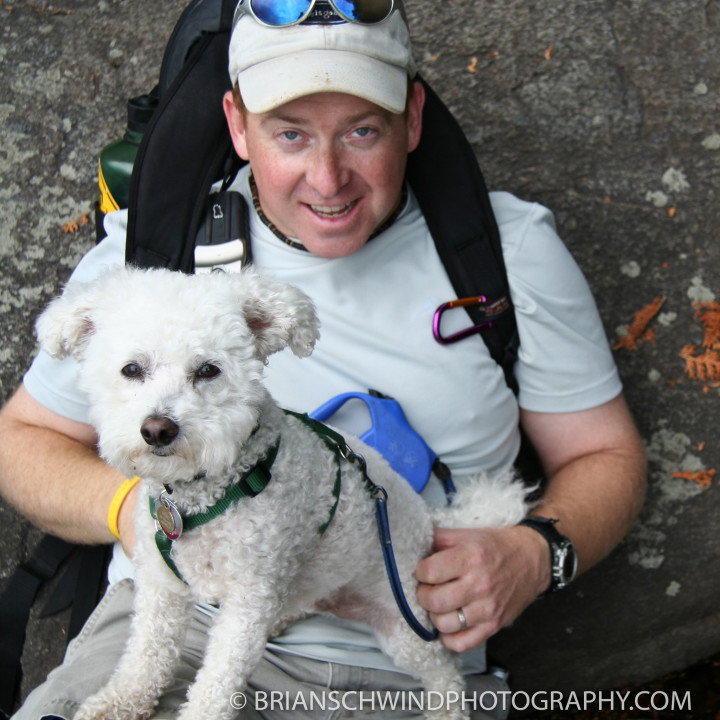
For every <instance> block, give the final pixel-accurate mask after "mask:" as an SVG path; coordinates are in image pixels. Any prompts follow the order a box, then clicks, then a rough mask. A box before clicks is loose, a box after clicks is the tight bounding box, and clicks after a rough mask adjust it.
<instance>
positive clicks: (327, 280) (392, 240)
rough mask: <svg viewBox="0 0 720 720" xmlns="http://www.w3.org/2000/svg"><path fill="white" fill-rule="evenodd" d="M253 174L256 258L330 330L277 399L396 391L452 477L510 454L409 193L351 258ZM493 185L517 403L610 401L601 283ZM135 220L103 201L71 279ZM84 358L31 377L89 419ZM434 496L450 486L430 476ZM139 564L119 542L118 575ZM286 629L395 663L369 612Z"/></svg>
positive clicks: (473, 348)
mask: <svg viewBox="0 0 720 720" xmlns="http://www.w3.org/2000/svg"><path fill="white" fill-rule="evenodd" d="M247 176H248V169H247V167H246V168H244V169H243V170H242V171H241V172H240V174H239V175H238V178H237V179H236V181H235V183H234V185H233V189H237V190H239V191H240V192H242V193H243V195H244V196H245V197H246V199H247V201H248V206H249V208H250V236H251V238H252V243H251V244H252V257H253V264H254V265H255V267H256V268H257V269H258V270H259V271H260V272H262V273H264V274H267V275H269V276H272V277H274V278H276V279H278V280H282V281H286V282H289V283H292V284H294V285H296V286H298V287H299V288H301V289H302V290H304V291H305V292H306V293H307V294H308V295H309V296H310V297H311V298H312V299H313V300H314V302H315V304H316V307H317V310H318V315H319V317H320V322H321V338H320V341H319V342H318V343H317V346H316V349H315V351H314V352H313V354H312V355H311V356H310V357H309V358H304V359H299V358H296V357H295V356H294V355H292V353H291V352H290V351H289V350H288V351H283V352H281V353H278V354H276V355H274V356H272V357H271V358H270V363H269V365H268V367H267V368H266V375H265V377H266V384H267V387H268V389H269V390H270V392H271V393H272V395H273V396H274V398H275V399H276V401H277V402H278V403H279V404H280V405H281V406H283V407H286V408H288V409H292V410H297V411H301V412H308V411H311V410H313V409H315V408H316V407H318V406H319V405H321V404H322V403H324V402H325V401H326V400H328V399H329V398H331V397H333V396H335V395H338V394H340V393H344V392H349V391H367V390H368V389H370V388H372V389H374V390H379V391H380V392H382V393H385V394H387V395H391V396H392V397H394V398H395V399H396V400H398V402H399V403H400V405H401V406H402V408H403V410H404V412H405V414H406V415H407V417H408V420H409V421H410V423H411V424H412V425H413V427H414V428H415V429H416V430H417V431H418V432H419V433H420V434H421V435H422V436H423V438H424V439H425V440H426V442H427V443H428V444H429V445H430V447H431V448H433V450H434V451H435V452H436V453H437V454H438V455H439V456H440V457H441V458H442V460H443V461H444V462H445V463H446V464H447V465H448V466H449V467H450V469H451V470H452V473H453V479H454V481H455V482H456V484H457V483H461V482H462V479H463V477H467V476H468V475H470V474H472V473H475V472H478V471H481V470H486V471H490V472H492V471H497V470H501V469H505V468H507V467H509V466H510V465H511V464H512V463H513V461H514V459H515V456H516V454H517V451H518V448H519V442H520V441H519V433H518V401H516V398H515V396H514V395H513V394H512V392H511V391H510V390H509V389H508V387H507V385H506V384H505V381H504V377H503V373H502V370H501V368H500V367H499V366H498V365H497V363H495V362H494V361H493V359H492V358H491V357H490V355H489V353H488V350H487V347H486V345H485V343H484V341H483V340H482V338H481V337H480V336H477V335H476V336H471V337H469V338H467V339H464V340H462V341H460V342H458V343H455V344H453V345H440V344H439V343H437V342H436V341H435V340H434V338H433V334H432V322H433V315H434V312H435V310H436V308H437V307H438V306H439V305H440V304H441V303H443V302H447V301H449V300H451V299H453V298H455V297H456V295H455V292H454V290H453V288H452V284H451V282H450V280H449V278H448V276H447V273H446V272H445V269H444V267H443V265H442V263H441V261H440V259H439V257H438V254H437V252H436V250H435V245H434V242H433V240H432V237H431V236H430V233H429V231H428V230H427V226H426V224H425V221H424V218H423V216H422V213H421V212H420V209H419V206H418V204H417V201H416V199H415V198H414V196H413V194H412V192H410V193H409V196H408V202H407V204H406V206H405V208H404V209H403V211H402V212H401V214H400V216H399V217H398V218H397V220H396V221H395V223H394V224H393V225H392V226H391V227H390V228H389V229H388V230H386V231H385V232H383V233H382V234H380V235H378V236H377V237H375V238H373V239H372V240H371V241H370V242H368V243H367V244H366V245H365V246H364V247H363V248H362V249H361V250H359V251H358V252H356V253H355V254H353V255H351V256H349V257H346V258H339V259H324V258H319V257H316V256H314V255H311V254H310V253H308V252H305V251H304V250H300V249H297V248H293V247H291V246H290V245H288V244H286V243H283V242H282V241H281V240H279V239H278V238H277V237H276V236H275V235H274V234H273V233H272V232H271V231H270V230H269V229H268V228H267V227H266V226H265V225H264V223H263V222H262V221H261V219H260V218H259V217H258V215H257V213H256V212H255V211H254V209H253V206H252V200H251V195H250V190H249V186H248V182H247ZM490 198H491V203H492V207H493V211H494V213H495V217H496V220H497V223H498V227H499V230H500V238H501V241H502V247H503V254H504V258H505V263H506V266H507V272H508V280H509V284H510V292H511V296H512V301H513V303H514V306H515V314H516V318H517V324H518V331H519V334H520V351H519V357H518V361H517V363H516V366H515V374H516V378H517V380H518V383H519V387H520V394H519V398H518V400H519V404H520V406H521V407H523V408H525V409H527V410H531V411H536V412H547V413H553V412H573V411H579V410H585V409H589V408H592V407H597V406H598V405H601V404H603V403H605V402H608V401H609V400H611V399H613V398H614V397H616V396H617V395H618V394H619V393H620V392H621V383H620V379H619V377H618V373H617V370H616V367H615V364H614V361H613V358H612V355H611V352H610V349H609V347H608V343H607V339H606V337H605V333H604V330H603V326H602V323H601V321H600V318H599V316H598V313H597V310H596V307H595V303H594V301H593V298H592V295H591V293H590V290H589V288H588V286H587V283H586V281H585V279H584V277H583V276H582V273H581V272H580V270H579V268H578V267H577V265H576V264H575V262H574V260H573V259H572V257H571V256H570V254H569V252H568V251H567V249H566V248H565V246H564V245H563V243H562V241H561V240H560V239H559V237H558V236H557V233H556V231H555V225H554V220H553V217H552V215H551V213H550V212H549V211H548V210H546V209H545V208H543V207H541V206H539V205H536V204H530V203H526V202H523V201H520V200H518V199H517V198H515V197H513V196H512V195H509V194H507V193H491V195H490ZM126 222H127V214H126V212H125V211H117V212H114V213H112V214H110V215H109V216H107V218H106V220H105V229H106V231H107V233H108V237H107V238H106V239H105V240H103V242H101V243H100V244H99V245H98V246H97V247H95V248H93V249H92V250H91V251H90V252H89V253H88V255H87V256H86V257H85V258H83V260H81V262H80V264H79V265H78V267H77V269H76V270H75V272H74V273H73V276H72V281H75V280H84V281H87V280H90V279H92V278H94V277H95V276H97V275H98V274H100V273H101V272H102V271H103V270H104V269H107V268H110V267H112V266H116V265H120V264H122V263H123V262H124V257H125V229H126ZM470 324H471V321H470V318H469V317H468V315H467V314H466V313H465V311H464V310H461V309H456V310H453V311H450V312H449V313H447V314H446V315H445V316H444V318H443V332H444V334H445V335H448V334H450V333H452V332H455V331H458V330H460V329H463V328H465V327H468V326H469V325H470ZM77 370H78V366H77V364H76V363H75V361H74V360H72V359H66V360H62V361H57V360H53V359H51V358H49V357H48V356H46V355H44V354H43V353H40V355H38V357H37V358H36V360H35V362H34V363H33V365H32V366H31V368H30V369H29V371H28V373H27V374H26V376H25V386H26V388H27V390H28V392H29V393H30V394H31V395H32V396H33V397H34V398H35V399H36V400H38V401H39V402H40V403H42V404H43V405H44V406H45V407H47V408H49V409H50V410H52V411H54V412H56V413H58V414H60V415H63V416H65V417H69V418H71V419H73V420H77V421H80V422H87V402H86V399H85V398H84V397H83V396H82V395H80V394H79V393H78V391H77V390H76V389H75V377H76V374H77ZM360 406H361V403H357V404H355V405H354V406H353V407H352V408H351V409H350V410H348V412H347V413H346V417H344V418H343V419H342V421H341V422H340V423H338V421H337V418H334V419H333V423H334V424H341V425H344V427H345V428H346V429H349V430H351V431H355V432H356V433H357V434H360V432H362V430H364V429H365V428H364V427H362V424H363V422H364V418H363V417H362V413H361V407H360ZM353 408H354V409H353ZM353 413H358V414H357V416H356V417H353ZM423 495H424V496H426V497H427V499H428V501H430V502H439V501H442V495H441V492H440V488H439V485H438V484H433V483H432V481H431V483H430V484H429V485H428V487H427V489H426V490H425V492H424V493H423ZM131 569H132V568H131V565H130V563H129V561H128V560H127V558H125V557H124V555H123V554H122V550H121V549H120V546H119V544H118V545H117V546H116V551H115V558H114V561H113V563H112V564H111V569H110V579H111V581H112V582H114V581H116V580H118V579H119V578H120V577H122V576H125V575H127V574H128V573H130V572H131ZM275 644H276V645H278V646H279V647H281V648H282V649H284V650H285V651H287V652H296V653H299V654H302V655H306V656H309V657H314V658H320V659H324V660H330V661H334V662H341V663H345V664H351V665H360V666H365V667H376V668H382V669H395V668H394V666H393V665H392V662H391V661H390V660H389V658H387V657H386V656H385V655H383V654H382V652H381V651H380V650H379V648H378V647H377V644H376V643H375V641H374V638H373V637H372V635H371V633H369V632H368V630H367V628H366V626H365V625H363V624H362V623H354V622H347V621H341V620H337V619H335V618H324V617H311V618H308V619H306V620H303V621H301V622H300V623H297V624H296V625H294V626H293V627H292V628H290V629H289V630H288V631H287V632H286V633H285V634H284V635H283V636H282V637H280V638H278V639H277V640H276V641H275ZM466 655H467V659H466V660H467V662H466V666H467V669H468V670H469V671H472V672H482V671H483V670H484V653H483V652H482V649H479V650H478V651H474V652H471V653H466Z"/></svg>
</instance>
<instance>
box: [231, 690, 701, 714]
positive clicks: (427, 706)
mask: <svg viewBox="0 0 720 720" xmlns="http://www.w3.org/2000/svg"><path fill="white" fill-rule="evenodd" d="M230 701H231V704H232V706H233V707H234V708H235V709H237V710H242V709H243V708H245V707H247V706H248V704H249V705H250V706H251V707H254V708H255V709H256V710H258V711H260V712H262V711H263V710H271V711H276V712H291V711H293V710H295V711H297V710H305V711H310V712H312V711H313V710H314V711H318V712H326V711H330V712H332V711H335V710H340V709H342V710H345V711H364V712H382V711H386V712H388V711H389V712H392V711H413V710H416V711H417V712H418V713H422V712H424V711H426V710H441V709H443V708H446V707H458V706H459V707H462V708H463V709H465V710H467V711H470V712H473V711H479V710H484V711H486V712H488V711H492V710H498V709H500V710H504V711H509V710H515V711H521V712H522V711H526V710H537V711H539V712H543V711H547V710H554V711H560V712H569V711H573V710H575V711H578V712H584V711H586V710H610V711H621V712H622V711H634V710H639V711H641V712H652V711H655V712H667V711H686V712H687V711H691V710H692V697H691V695H690V692H665V691H662V690H655V691H649V690H640V691H635V690H633V691H630V690H628V691H625V690H605V691H600V690H587V691H583V692H574V691H570V692H561V691H559V690H548V691H543V690H538V691H535V692H531V693H528V692H523V691H516V692H512V691H510V690H503V691H495V692H490V691H486V692H482V693H456V692H448V693H440V692H435V691H430V692H420V691H418V692H411V691H409V692H390V691H376V690H350V691H348V690H344V691H341V690H325V691H321V692H315V691H308V692H302V693H300V692H298V693H295V692H283V691H279V690H277V691H274V690H273V691H269V692H268V691H256V692H252V693H251V692H248V693H241V692H238V693H234V694H233V695H232V697H231V699H230Z"/></svg>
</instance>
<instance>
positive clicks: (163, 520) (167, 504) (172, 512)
mask: <svg viewBox="0 0 720 720" xmlns="http://www.w3.org/2000/svg"><path fill="white" fill-rule="evenodd" d="M159 503H160V504H159V505H158V506H157V507H156V509H155V517H156V519H157V521H158V524H159V525H160V529H161V530H162V531H163V532H164V533H165V534H166V535H167V536H168V538H170V540H177V539H178V538H179V537H180V535H182V531H183V521H182V517H181V515H180V512H179V511H178V509H177V507H176V506H175V503H174V502H173V501H172V500H170V498H168V497H167V495H165V493H162V494H161V495H160V499H159Z"/></svg>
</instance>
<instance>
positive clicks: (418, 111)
mask: <svg viewBox="0 0 720 720" xmlns="http://www.w3.org/2000/svg"><path fill="white" fill-rule="evenodd" d="M413 85H414V92H413V95H412V97H411V98H410V100H409V102H408V108H407V123H408V152H412V151H413V150H415V148H416V147H417V146H418V144H419V143H420V135H421V134H422V118H423V108H424V107H425V88H424V87H423V84H422V83H421V82H416V83H414V84H413Z"/></svg>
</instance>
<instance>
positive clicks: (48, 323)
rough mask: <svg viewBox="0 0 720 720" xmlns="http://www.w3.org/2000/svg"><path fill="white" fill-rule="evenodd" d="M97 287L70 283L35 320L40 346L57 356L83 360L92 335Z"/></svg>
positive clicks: (51, 354) (49, 353)
mask: <svg viewBox="0 0 720 720" xmlns="http://www.w3.org/2000/svg"><path fill="white" fill-rule="evenodd" d="M95 295H96V291H95V286H93V285H86V284H84V283H71V284H69V285H68V286H67V287H66V288H65V292H64V293H63V294H62V295H61V296H60V297H57V298H55V299H54V300H52V301H51V302H50V304H49V305H48V306H47V308H46V309H45V310H44V311H43V313H42V314H41V315H40V317H38V319H37V320H36V321H35V333H36V335H37V338H38V341H39V342H40V348H41V349H42V350H44V351H45V352H46V353H47V354H48V355H50V356H51V357H54V358H64V357H67V356H68V355H73V356H74V357H75V358H77V359H78V360H81V359H82V357H83V354H84V351H85V348H86V347H87V344H88V342H89V340H90V337H91V335H92V334H93V330H94V327H93V320H92V314H93V308H94V306H95Z"/></svg>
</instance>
